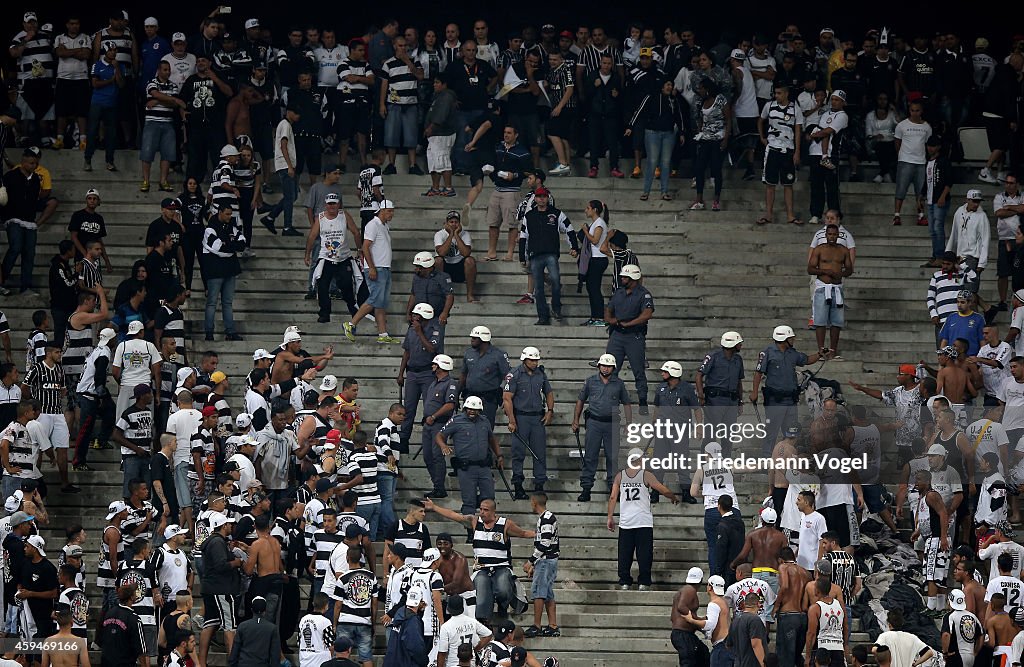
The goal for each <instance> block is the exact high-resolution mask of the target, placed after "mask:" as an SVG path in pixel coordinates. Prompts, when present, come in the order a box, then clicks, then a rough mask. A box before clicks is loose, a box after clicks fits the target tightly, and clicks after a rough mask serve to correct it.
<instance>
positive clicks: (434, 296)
mask: <svg viewBox="0 0 1024 667" xmlns="http://www.w3.org/2000/svg"><path fill="white" fill-rule="evenodd" d="M434 257H435V256H434V254H433V253H430V252H418V253H416V256H415V257H413V260H412V265H413V266H414V267H416V268H415V269H413V274H412V291H411V292H409V302H408V304H407V305H406V307H405V309H406V314H407V315H408V317H409V319H410V320H411V319H412V315H413V306H415V305H416V304H417V303H428V304H430V307H431V308H433V309H434V313H435V314H436V315H437V320H438V321H439V322H440V323H441V326H446V325H447V324H448V313H450V312H451V310H452V305H453V304H454V303H455V286H454V285H452V279H451V276H449V275H448V274H447V273H445V272H444V271H436V270H435V269H434Z"/></svg>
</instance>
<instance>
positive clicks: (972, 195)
mask: <svg viewBox="0 0 1024 667" xmlns="http://www.w3.org/2000/svg"><path fill="white" fill-rule="evenodd" d="M967 198H968V199H975V200H978V201H980V200H981V190H975V189H973V188H972V189H970V190H968V191H967Z"/></svg>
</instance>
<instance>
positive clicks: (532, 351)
mask: <svg viewBox="0 0 1024 667" xmlns="http://www.w3.org/2000/svg"><path fill="white" fill-rule="evenodd" d="M527 359H533V360H534V361H540V350H538V349H537V348H535V347H532V346H531V347H524V348H523V353H522V354H520V355H519V360H520V361H526V360H527Z"/></svg>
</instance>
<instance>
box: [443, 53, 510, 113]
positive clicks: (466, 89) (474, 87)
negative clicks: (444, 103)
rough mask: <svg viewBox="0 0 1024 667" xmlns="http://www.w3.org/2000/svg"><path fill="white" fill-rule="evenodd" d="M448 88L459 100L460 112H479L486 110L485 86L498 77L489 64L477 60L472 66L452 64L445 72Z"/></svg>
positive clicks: (461, 63)
mask: <svg viewBox="0 0 1024 667" xmlns="http://www.w3.org/2000/svg"><path fill="white" fill-rule="evenodd" d="M445 74H446V75H447V77H448V86H449V87H450V88H451V89H452V90H454V91H455V95H456V97H458V98H459V109H460V110H461V111H481V110H483V109H486V108H487V98H488V93H487V84H489V83H490V82H491V79H493V78H494V77H496V76H498V73H497V72H495V71H494V68H493V67H491V65H490V63H488V62H486V61H484V60H477V61H476V62H475V63H473V64H472V65H467V64H465V63H463V62H458V63H452V64H450V65H449V66H448V69H447V70H445Z"/></svg>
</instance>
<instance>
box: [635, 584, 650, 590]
mask: <svg viewBox="0 0 1024 667" xmlns="http://www.w3.org/2000/svg"><path fill="white" fill-rule="evenodd" d="M636 589H637V590H638V591H649V590H651V587H650V586H645V585H644V584H640V585H639V586H637V587H636Z"/></svg>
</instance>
